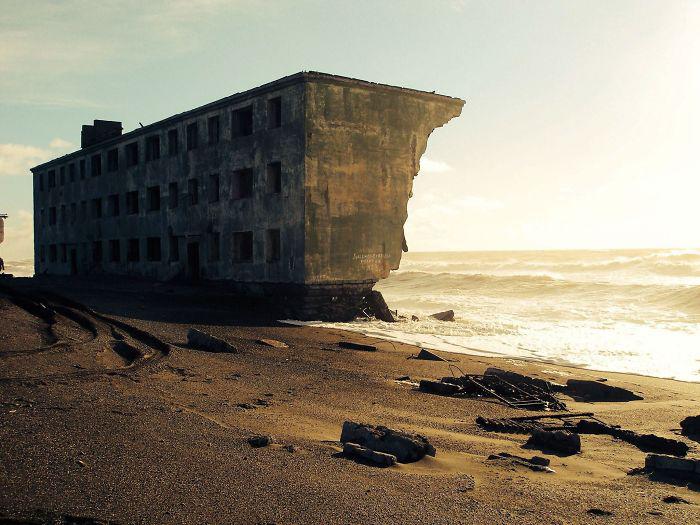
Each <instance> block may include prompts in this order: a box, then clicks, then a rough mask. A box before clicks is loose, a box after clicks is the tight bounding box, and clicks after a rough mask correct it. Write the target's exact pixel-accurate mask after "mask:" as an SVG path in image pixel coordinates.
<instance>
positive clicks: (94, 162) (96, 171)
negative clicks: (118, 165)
mask: <svg viewBox="0 0 700 525" xmlns="http://www.w3.org/2000/svg"><path fill="white" fill-rule="evenodd" d="M90 175H92V176H93V177H98V176H100V175H102V155H100V154H99V153H98V154H97V155H93V156H92V157H91V158H90Z"/></svg>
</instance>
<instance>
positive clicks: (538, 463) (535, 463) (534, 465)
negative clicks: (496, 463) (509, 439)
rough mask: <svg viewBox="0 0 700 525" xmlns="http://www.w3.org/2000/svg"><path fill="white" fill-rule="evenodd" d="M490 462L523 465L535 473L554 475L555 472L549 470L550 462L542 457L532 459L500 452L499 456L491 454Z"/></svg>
mask: <svg viewBox="0 0 700 525" xmlns="http://www.w3.org/2000/svg"><path fill="white" fill-rule="evenodd" d="M488 459H489V460H505V461H508V462H509V463H510V464H515V465H521V466H523V467H527V468H529V469H530V470H532V471H534V472H547V473H550V474H551V473H554V470H553V469H551V468H549V463H550V462H549V460H548V459H547V458H543V457H541V456H532V457H531V458H530V459H527V458H524V457H521V456H515V455H513V454H509V453H508V452H499V453H498V454H491V455H490V456H489V457H488Z"/></svg>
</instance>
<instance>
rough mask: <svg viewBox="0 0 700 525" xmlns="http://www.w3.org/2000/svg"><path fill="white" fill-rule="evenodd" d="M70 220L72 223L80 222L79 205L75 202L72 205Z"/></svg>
mask: <svg viewBox="0 0 700 525" xmlns="http://www.w3.org/2000/svg"><path fill="white" fill-rule="evenodd" d="M70 222H71V224H75V223H76V222H78V206H77V204H75V203H74V202H73V203H71V205H70Z"/></svg>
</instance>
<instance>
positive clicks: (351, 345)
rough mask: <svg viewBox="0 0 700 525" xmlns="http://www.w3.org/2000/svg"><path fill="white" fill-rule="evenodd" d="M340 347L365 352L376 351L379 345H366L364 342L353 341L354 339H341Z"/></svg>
mask: <svg viewBox="0 0 700 525" xmlns="http://www.w3.org/2000/svg"><path fill="white" fill-rule="evenodd" d="M338 346H339V347H340V348H347V349H349V350H362V351H364V352H376V351H377V347H376V346H374V345H365V344H362V343H353V342H352V341H340V342H339V343H338Z"/></svg>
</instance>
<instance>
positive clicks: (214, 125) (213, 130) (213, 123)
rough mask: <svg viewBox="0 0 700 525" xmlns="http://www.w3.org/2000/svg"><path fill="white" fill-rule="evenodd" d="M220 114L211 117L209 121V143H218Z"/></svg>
mask: <svg viewBox="0 0 700 525" xmlns="http://www.w3.org/2000/svg"><path fill="white" fill-rule="evenodd" d="M220 127H221V126H220V125H219V116H218V115H216V116H215V117H209V120H208V121H207V130H208V131H209V144H216V143H217V142H219V128H220Z"/></svg>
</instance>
